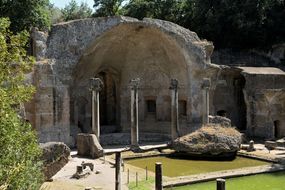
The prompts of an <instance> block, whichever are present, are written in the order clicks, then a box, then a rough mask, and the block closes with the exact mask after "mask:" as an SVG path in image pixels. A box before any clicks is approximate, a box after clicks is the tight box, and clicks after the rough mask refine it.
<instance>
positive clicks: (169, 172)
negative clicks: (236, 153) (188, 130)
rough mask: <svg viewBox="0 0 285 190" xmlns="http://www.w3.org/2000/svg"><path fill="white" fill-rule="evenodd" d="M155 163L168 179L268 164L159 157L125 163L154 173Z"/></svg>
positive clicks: (254, 161) (241, 160)
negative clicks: (159, 164)
mask: <svg viewBox="0 0 285 190" xmlns="http://www.w3.org/2000/svg"><path fill="white" fill-rule="evenodd" d="M155 162H161V163H162V170H163V175H164V176H168V177H176V176H185V175H193V174H200V173H207V172H215V171H221V170H230V169H237V168H243V167H251V166H261V165H266V164H269V163H268V162H264V161H260V160H254V159H249V158H243V157H236V159H234V160H232V161H205V160H189V159H177V158H172V157H163V156H160V157H149V158H139V159H132V160H127V161H126V163H127V164H130V165H133V166H136V167H140V168H145V167H146V166H147V168H148V169H149V170H150V171H153V172H154V171H155V167H154V166H155Z"/></svg>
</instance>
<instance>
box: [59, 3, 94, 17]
mask: <svg viewBox="0 0 285 190" xmlns="http://www.w3.org/2000/svg"><path fill="white" fill-rule="evenodd" d="M61 12H62V14H63V20H64V21H68V20H75V19H82V18H88V17H91V15H92V9H91V8H90V7H88V4H87V3H83V2H82V3H81V4H80V5H78V4H77V3H76V1H75V0H71V1H70V2H69V4H68V5H67V6H65V7H64V8H63V9H62V10H61Z"/></svg>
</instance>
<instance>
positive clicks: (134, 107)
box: [90, 78, 211, 147]
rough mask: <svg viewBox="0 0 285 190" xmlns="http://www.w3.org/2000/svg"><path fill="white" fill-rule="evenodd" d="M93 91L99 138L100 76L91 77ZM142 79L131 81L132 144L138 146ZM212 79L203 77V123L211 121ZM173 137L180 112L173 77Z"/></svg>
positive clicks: (94, 125)
mask: <svg viewBox="0 0 285 190" xmlns="http://www.w3.org/2000/svg"><path fill="white" fill-rule="evenodd" d="M90 83H91V88H90V90H91V91H92V133H93V134H95V135H96V136H97V138H98V140H99V138H100V112H99V111H100V107H99V104H100V100H99V92H100V91H101V90H102V88H103V82H102V80H101V79H100V78H92V79H90ZM139 85H140V79H139V78H136V79H132V80H131V81H130V89H131V145H132V146H135V147H137V146H138V142H139V134H138V131H139V130H138V121H139V119H138V90H139ZM210 86H211V81H210V79H208V78H204V79H203V83H202V89H203V102H204V106H203V110H202V112H203V116H202V122H203V124H206V123H209V89H210ZM169 89H170V90H171V138H172V140H175V139H176V138H177V137H179V112H178V80H177V79H171V82H170V88H169Z"/></svg>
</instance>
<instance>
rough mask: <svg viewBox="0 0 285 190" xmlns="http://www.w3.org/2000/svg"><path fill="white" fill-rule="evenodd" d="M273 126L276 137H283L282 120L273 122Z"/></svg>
mask: <svg viewBox="0 0 285 190" xmlns="http://www.w3.org/2000/svg"><path fill="white" fill-rule="evenodd" d="M273 124H274V137H275V138H280V137H281V131H280V130H281V129H280V126H281V125H280V120H275V121H274V122H273Z"/></svg>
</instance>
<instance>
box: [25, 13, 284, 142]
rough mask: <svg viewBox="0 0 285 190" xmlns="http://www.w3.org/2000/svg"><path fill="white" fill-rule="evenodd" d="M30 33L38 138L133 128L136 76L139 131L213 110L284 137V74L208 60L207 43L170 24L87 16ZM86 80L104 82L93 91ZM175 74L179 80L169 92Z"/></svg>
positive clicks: (247, 128)
mask: <svg viewBox="0 0 285 190" xmlns="http://www.w3.org/2000/svg"><path fill="white" fill-rule="evenodd" d="M32 36H33V54H34V55H35V56H36V58H37V63H36V65H35V67H34V71H33V73H31V74H30V75H29V79H30V81H31V83H33V84H34V85H35V86H36V88H37V92H36V94H35V96H34V99H33V100H32V101H31V102H30V103H29V104H26V112H27V119H28V120H29V121H30V122H31V123H32V125H33V127H34V128H35V129H36V130H37V132H38V136H39V139H40V141H41V142H48V141H62V142H65V143H66V144H68V145H71V146H74V145H75V143H76V142H75V141H76V136H77V134H78V133H94V134H96V135H97V137H99V136H100V138H103V137H102V136H104V135H106V134H110V133H118V132H121V133H130V131H131V126H132V125H134V124H132V122H131V116H132V111H131V92H130V81H131V80H133V79H136V78H139V79H140V84H139V89H138V93H137V96H138V97H137V102H138V103H137V106H138V107H139V109H138V111H137V122H138V123H139V128H138V129H137V130H138V131H139V132H140V133H141V134H144V133H145V134H147V133H152V134H153V133H156V134H159V135H164V136H166V137H169V138H170V137H171V134H172V135H174V136H175V135H178V134H174V132H175V131H176V132H177V130H176V129H179V133H180V134H179V135H183V134H187V133H189V132H191V131H194V130H196V129H197V128H199V127H201V126H202V124H205V123H208V122H209V117H208V116H209V115H214V116H215V115H219V116H226V117H228V118H229V119H230V120H231V122H232V125H234V126H236V127H237V128H238V129H239V130H240V131H243V132H244V133H246V134H248V135H250V136H258V137H265V138H275V137H276V138H277V137H282V136H285V119H284V118H285V117H284V115H285V93H284V87H285V73H284V72H283V71H282V70H280V69H277V68H264V67H259V68H255V67H239V66H224V65H221V64H219V63H217V64H213V63H212V62H211V54H212V52H213V50H214V46H213V44H212V43H211V42H208V41H206V40H201V39H200V38H199V37H198V36H197V34H196V33H194V32H192V31H189V30H188V29H185V28H183V27H180V26H178V25H176V24H174V23H171V22H167V21H162V20H156V19H144V20H137V19H134V18H129V17H108V18H92V19H91V18H90V19H84V20H74V21H70V22H66V23H60V24H57V25H54V26H53V27H52V29H51V31H50V32H49V33H48V34H47V33H43V32H40V31H37V30H34V32H33V34H32ZM92 78H99V79H101V81H102V86H103V87H102V89H100V92H99V93H98V94H96V91H95V94H94V90H92V88H93V87H92V84H91V82H90V79H92ZM173 79H175V80H176V81H177V82H178V86H177V87H175V85H174V84H173V83H172V87H171V89H169V87H170V84H171V81H173ZM92 93H93V95H92ZM92 97H93V98H92ZM96 97H97V98H98V99H99V101H98V102H96V105H93V106H92V102H93V103H94V100H95V98H96ZM172 97H175V98H176V99H172ZM92 100H93V101H92ZM94 106H95V107H96V106H97V107H98V106H99V107H100V111H99V113H98V112H97V110H96V109H97V107H96V109H92V107H94ZM95 107H94V108H95ZM176 108H177V109H176ZM97 114H98V115H97ZM95 115H96V116H95ZM95 117H96V118H97V120H96V121H97V123H95V122H96V121H95V120H92V118H95ZM175 118H176V119H175ZM98 122H99V123H98ZM175 122H176V123H175ZM99 125H100V128H98V126H99ZM173 131H174V132H173ZM173 138H174V137H173ZM122 140H125V139H122ZM133 141H136V139H133Z"/></svg>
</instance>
